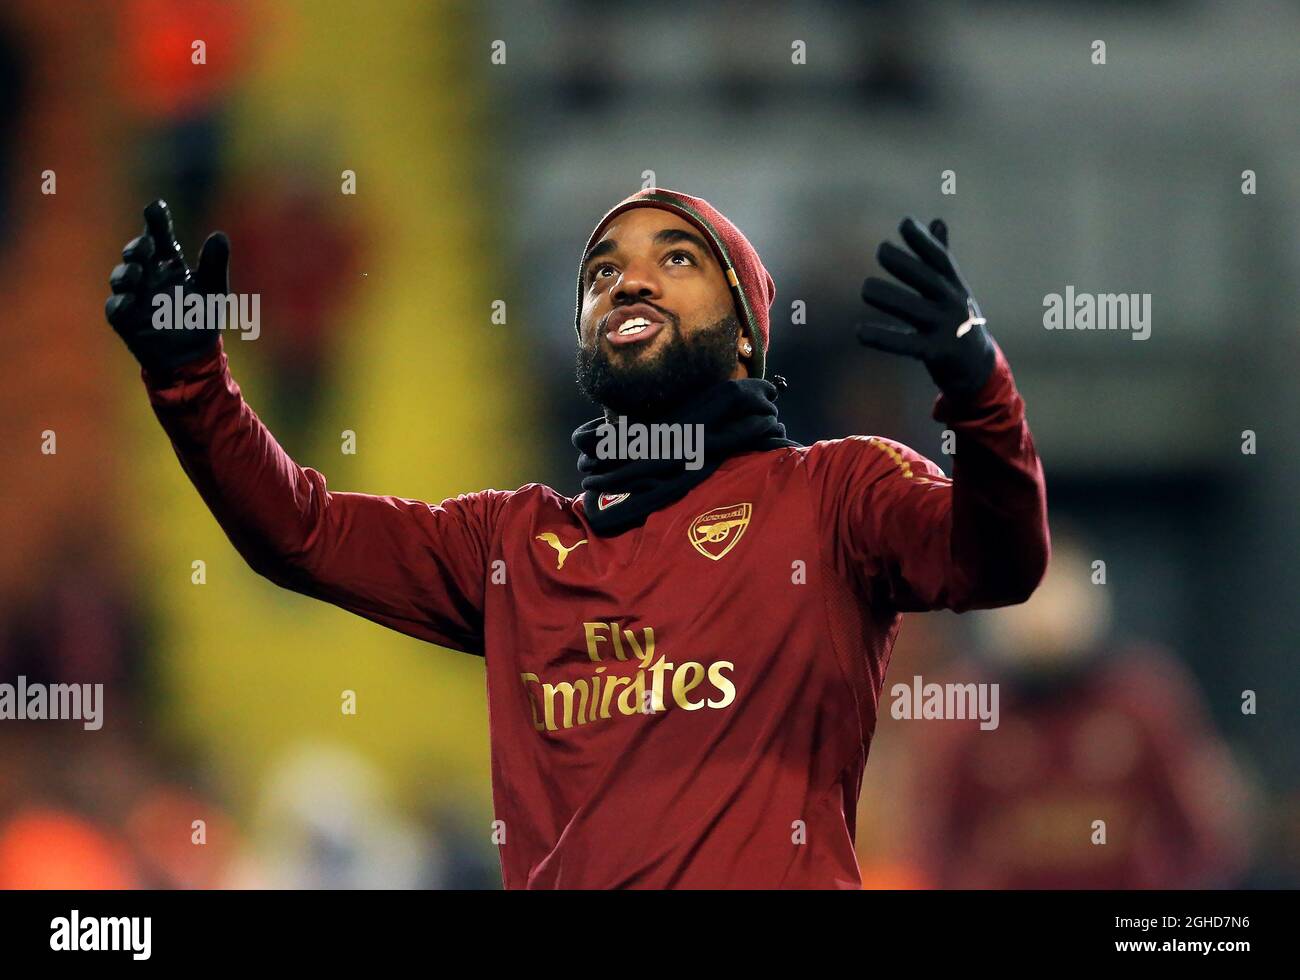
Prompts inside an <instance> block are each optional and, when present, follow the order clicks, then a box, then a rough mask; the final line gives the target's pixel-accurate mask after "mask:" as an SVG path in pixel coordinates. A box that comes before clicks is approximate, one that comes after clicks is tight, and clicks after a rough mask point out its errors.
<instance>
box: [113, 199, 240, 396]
mask: <svg viewBox="0 0 1300 980" xmlns="http://www.w3.org/2000/svg"><path fill="white" fill-rule="evenodd" d="M144 222H145V233H144V234H143V235H141V236H140V237H139V238H134V239H132V240H131V241H130V243H128V244H127V246H126V248H125V249H123V250H122V259H123V262H122V264H121V265H118V266H117V267H115V268H114V269H113V274H112V275H111V276H110V277H109V281H108V284H109V286H110V288H112V290H113V295H112V296H110V297H109V299H108V302H107V303H106V304H105V305H104V313H105V315H106V316H107V317H108V322H109V323H110V324H112V326H113V329H114V330H116V331H117V333H118V336H120V337H121V338H122V339H123V340H124V341H126V346H127V347H128V348H129V349H130V351H131V353H132V354H134V355H135V358H136V360H137V361H139V362H140V364H141V366H142V367H144V369H145V370H146V371H148V372H150V373H151V374H166V373H167V372H169V371H171V370H173V369H174V368H177V367H180V365H182V364H186V363H188V362H189V361H194V360H198V359H199V358H200V357H202V356H203V355H204V354H207V353H209V352H210V351H211V350H212V349H213V348H214V347H216V345H217V338H218V337H219V336H220V335H221V334H220V331H219V330H218V329H216V326H217V325H215V324H210V323H208V322H207V318H206V317H204V327H205V328H206V329H195V330H186V329H183V328H181V329H169V330H159V329H155V328H154V325H153V316H154V306H153V298H154V296H156V295H158V294H159V293H162V294H165V295H166V297H167V300H168V302H171V300H172V296H173V292H172V291H173V290H174V289H175V288H176V287H177V286H180V287H182V289H183V290H184V295H185V296H189V295H191V294H192V293H199V294H201V295H203V296H208V295H210V294H213V293H219V294H221V295H225V294H226V293H229V292H230V273H229V265H230V241H229V240H228V239H227V238H226V236H225V234H223V233H222V232H216V233H215V234H213V235H209V236H208V240H207V241H205V242H204V243H203V250H202V251H201V252H200V253H199V264H198V266H197V267H196V268H195V269H194V271H193V273H191V272H190V270H189V267H188V266H186V264H185V255H184V253H183V252H182V251H181V247H180V244H179V243H177V241H176V232H175V231H174V230H173V228H172V216H171V212H170V211H168V210H167V203H166V202H165V201H154V202H153V203H152V204H150V205H149V206H148V207H146V208H145V209H144ZM177 326H180V325H179V324H178V325H177Z"/></svg>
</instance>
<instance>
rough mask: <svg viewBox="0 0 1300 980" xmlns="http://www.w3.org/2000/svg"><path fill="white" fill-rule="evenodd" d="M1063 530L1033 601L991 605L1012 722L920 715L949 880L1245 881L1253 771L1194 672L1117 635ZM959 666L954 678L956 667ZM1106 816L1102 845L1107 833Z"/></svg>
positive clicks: (998, 671)
mask: <svg viewBox="0 0 1300 980" xmlns="http://www.w3.org/2000/svg"><path fill="white" fill-rule="evenodd" d="M1091 574H1092V572H1091V569H1090V566H1089V561H1088V559H1087V558H1086V557H1085V552H1084V551H1083V550H1082V548H1081V546H1080V545H1079V544H1076V543H1075V542H1074V541H1072V540H1071V539H1069V538H1068V537H1065V536H1062V535H1061V534H1059V533H1057V534H1055V535H1054V539H1053V554H1052V561H1051V567H1050V568H1049V570H1048V573H1047V577H1046V579H1045V580H1044V582H1043V584H1042V586H1040V588H1039V590H1038V592H1036V593H1035V594H1034V596H1033V597H1032V598H1031V599H1030V601H1029V602H1027V603H1025V604H1024V605H1022V606H1013V607H1008V608H1007V609H1002V610H996V611H991V612H988V613H984V614H981V619H980V625H981V629H982V631H983V632H984V633H985V634H986V638H985V642H984V643H983V644H982V646H983V647H984V648H986V650H987V658H986V660H985V662H984V663H983V664H977V663H973V662H972V663H968V664H966V665H956V666H955V667H954V673H955V674H956V676H957V677H958V678H959V680H960V682H962V683H967V682H970V681H972V680H974V681H984V682H996V683H998V684H1000V724H999V727H998V728H997V729H995V730H992V731H982V730H980V728H979V727H978V724H977V723H975V722H963V721H933V722H928V723H926V724H925V725H924V726H923V728H922V732H923V738H925V739H926V740H927V742H928V744H927V745H926V747H925V751H924V756H925V759H926V762H927V765H926V766H925V767H924V771H923V772H921V773H918V778H919V779H920V784H921V786H922V787H924V788H925V789H924V790H923V792H925V794H926V795H925V799H926V806H925V807H924V808H923V812H922V814H921V815H922V817H923V818H925V823H926V843H925V845H924V846H923V847H922V848H921V853H922V854H923V855H924V856H925V857H926V859H927V860H928V861H929V862H930V864H931V868H930V869H929V870H930V874H931V875H932V877H933V879H934V881H935V883H936V885H938V886H939V887H943V888H1191V887H1222V886H1230V885H1233V884H1236V883H1237V882H1238V881H1239V876H1240V875H1241V873H1242V870H1243V868H1244V865H1245V861H1246V858H1247V849H1248V842H1247V824H1246V813H1245V811H1244V809H1243V807H1242V801H1243V799H1244V792H1243V786H1242V781H1241V779H1240V777H1239V774H1238V773H1237V770H1236V768H1235V765H1234V763H1233V762H1232V759H1231V757H1230V756H1229V754H1228V752H1227V749H1226V747H1225V746H1224V744H1223V743H1222V742H1221V741H1220V740H1219V738H1218V737H1217V736H1216V735H1215V733H1214V731H1213V730H1212V728H1211V726H1210V723H1209V720H1208V718H1207V716H1206V712H1205V710H1204V708H1203V706H1202V704H1201V699H1200V697H1199V695H1198V694H1197V691H1196V687H1195V682H1194V680H1193V678H1192V677H1191V675H1190V674H1189V672H1188V671H1187V670H1186V669H1185V668H1184V667H1183V666H1182V665H1181V664H1180V663H1179V662H1178V661H1176V660H1174V659H1173V658H1171V657H1169V656H1168V655H1166V654H1164V653H1163V652H1161V651H1159V650H1158V649H1155V648H1141V647H1132V646H1123V645H1120V644H1118V643H1116V642H1115V641H1114V640H1112V639H1111V638H1110V636H1109V617H1110V609H1109V598H1108V593H1107V587H1106V586H1105V585H1095V584H1093V583H1092V581H1091V578H1090V576H1091ZM949 679H952V678H949ZM1097 821H1104V823H1105V842H1104V844H1102V843H1097V842H1095V840H1094V837H1095V835H1096V834H1097V833H1098V830H1097V825H1096V822H1097Z"/></svg>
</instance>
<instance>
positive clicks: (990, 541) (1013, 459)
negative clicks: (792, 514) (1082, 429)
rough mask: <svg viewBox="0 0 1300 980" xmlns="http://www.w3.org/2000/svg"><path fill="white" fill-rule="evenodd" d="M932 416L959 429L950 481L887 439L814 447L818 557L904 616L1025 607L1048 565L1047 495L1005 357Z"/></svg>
mask: <svg viewBox="0 0 1300 980" xmlns="http://www.w3.org/2000/svg"><path fill="white" fill-rule="evenodd" d="M934 418H935V419H936V420H938V421H940V422H943V423H945V424H947V425H948V426H949V427H950V428H951V429H953V431H954V432H955V433H956V434H957V451H956V454H955V456H954V464H953V477H952V479H948V478H947V477H946V476H944V474H943V471H942V470H941V469H940V468H939V467H938V466H936V465H935V464H934V463H933V462H931V461H930V460H928V459H926V458H925V457H924V456H922V455H921V454H920V453H917V452H916V451H915V450H912V449H910V448H908V447H907V446H904V445H902V444H901V443H898V442H894V441H893V440H890V439H882V438H879V437H875V436H871V437H864V436H853V437H850V438H848V439H841V440H835V441H831V442H822V443H817V444H816V445H815V446H814V447H812V450H811V452H810V455H811V453H816V454H817V456H816V458H814V459H813V460H812V464H813V465H812V471H811V472H812V479H813V481H814V485H815V487H814V492H815V493H816V494H817V495H818V497H819V499H820V501H821V506H822V508H823V511H822V515H821V518H822V519H821V527H822V529H823V532H822V533H823V553H824V554H827V555H829V556H831V558H832V561H833V563H834V564H835V566H836V569H837V571H838V572H840V573H841V574H842V575H844V576H845V577H846V578H848V579H849V580H850V581H852V582H854V584H855V585H856V586H857V587H858V588H859V589H860V591H861V592H862V594H864V596H865V595H870V596H879V595H883V596H884V598H885V601H886V602H888V603H889V604H890V605H891V606H893V608H895V609H896V610H898V611H900V612H920V611H925V610H931V609H951V610H953V611H955V612H965V611H966V610H968V609H982V608H992V607H995V606H1005V605H1012V604H1014V603H1018V602H1023V601H1024V600H1025V599H1027V598H1028V597H1029V595H1030V594H1031V593H1032V592H1033V590H1034V589H1035V588H1036V587H1037V586H1038V583H1039V582H1040V581H1041V580H1042V577H1043V573H1044V572H1045V570H1046V568H1047V559H1048V556H1049V553H1050V541H1049V535H1048V527H1047V490H1046V485H1045V483H1044V479H1043V468H1042V464H1041V462H1040V461H1039V459H1038V454H1037V452H1036V451H1035V449H1034V442H1033V438H1032V437H1031V435H1030V433H1029V427H1028V425H1027V423H1026V421H1025V406H1024V401H1023V400H1022V399H1021V397H1020V394H1019V393H1018V392H1017V391H1016V386H1015V381H1014V379H1013V378H1012V375H1011V369H1010V366H1009V365H1008V364H1007V361H1006V358H1005V357H1004V356H1003V354H1002V352H1001V350H999V351H998V352H997V363H996V365H995V367H994V369H993V373H992V375H991V376H990V378H989V380H988V382H987V383H986V384H985V386H984V387H983V388H982V389H981V390H980V392H979V393H978V394H977V395H975V396H974V397H973V398H971V399H970V400H969V401H968V402H965V403H962V404H956V403H954V402H952V401H950V400H949V399H947V398H946V397H945V396H940V397H939V398H938V400H937V401H936V403H935V408H934Z"/></svg>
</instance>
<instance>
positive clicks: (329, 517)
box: [144, 346, 510, 654]
mask: <svg viewBox="0 0 1300 980" xmlns="http://www.w3.org/2000/svg"><path fill="white" fill-rule="evenodd" d="M144 380H145V385H146V388H147V389H148V392H149V400H150V403H151V404H152V406H153V410H154V414H155V415H156V416H157V417H158V421H159V422H161V423H162V427H163V429H164V430H165V431H166V432H167V435H168V437H169V438H170V439H171V443H172V447H173V448H174V449H175V451H176V455H177V457H178V458H179V459H180V462H181V466H182V467H183V468H184V470H185V472H186V473H187V474H188V476H189V478H190V480H191V481H192V482H193V484H194V486H195V488H196V489H197V490H198V491H199V494H200V496H202V498H203V500H204V502H205V503H206V504H207V506H208V509H209V510H211V511H212V514H213V516H214V517H216V519H217V521H218V523H219V524H220V525H221V527H222V530H224V531H225V533H226V536H227V537H229V538H230V541H231V543H232V544H233V545H234V546H235V548H236V549H237V550H238V552H239V553H240V555H242V556H243V558H244V559H245V560H246V561H247V562H248V564H249V566H250V567H251V568H252V569H253V570H254V571H256V572H257V573H259V574H260V575H263V576H265V577H266V578H268V579H270V580H271V581H273V582H275V583H276V584H277V585H281V586H283V587H285V588H288V589H292V590H293V591H295V592H300V593H302V594H304V595H309V596H313V597H315V598H318V599H323V600H325V601H327V602H331V603H333V604H335V605H337V606H340V607H342V608H344V609H347V610H349V611H351V612H354V613H357V614H358V615H361V616H364V617H366V618H367V619H371V620H373V621H375V622H377V623H381V624H383V625H385V626H388V627H391V628H392V629H395V630H398V631H400V632H402V633H406V634H408V635H410V636H414V637H417V638H419V639H423V640H428V641H429V642H432V643H437V644H440V645H442V646H446V647H450V648H452V649H455V650H462V651H465V652H468V653H479V654H481V653H482V651H483V605H484V593H485V589H486V581H487V572H488V567H487V566H488V554H489V547H490V537H491V535H490V528H491V526H492V523H493V521H494V519H495V517H496V514H497V513H498V512H499V509H500V507H501V505H502V504H503V502H504V501H505V500H506V499H507V498H508V497H509V496H510V494H509V492H503V491H496V490H486V491H482V492H479V493H473V494H464V495H461V496H459V497H455V498H452V499H449V500H445V501H443V502H442V503H441V504H439V505H432V504H427V503H423V502H421V501H418V500H407V499H404V498H401V497H386V496H372V495H369V494H359V493H339V492H331V491H330V490H328V489H327V488H326V484H325V477H323V476H322V475H321V474H320V473H318V472H317V471H316V470H313V469H310V468H306V467H302V466H299V465H298V464H297V463H295V462H294V461H293V460H292V459H291V458H290V457H289V455H288V454H287V453H286V452H285V451H284V450H283V449H282V448H281V447H280V445H279V443H277V442H276V441H275V438H274V437H273V436H272V435H271V433H270V432H269V431H268V430H267V428H266V426H265V425H263V424H262V422H261V420H260V419H258V417H257V415H256V414H255V413H254V412H253V410H252V409H251V408H250V407H249V406H248V404H247V403H246V402H245V401H244V399H243V396H242V395H241V394H240V390H239V386H238V385H237V384H236V383H235V381H234V379H233V378H232V377H231V375H230V370H229V367H228V366H227V363H226V355H225V353H224V351H223V350H222V349H221V347H220V346H218V347H217V348H216V350H215V351H214V353H213V354H211V355H209V356H206V357H204V358H203V359H201V360H199V361H196V362H193V363H191V364H188V365H185V366H184V367H182V368H180V369H178V370H177V371H176V372H175V373H174V374H173V375H171V376H169V377H167V378H151V377H150V376H149V375H148V373H147V372H146V373H145V374H144Z"/></svg>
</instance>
